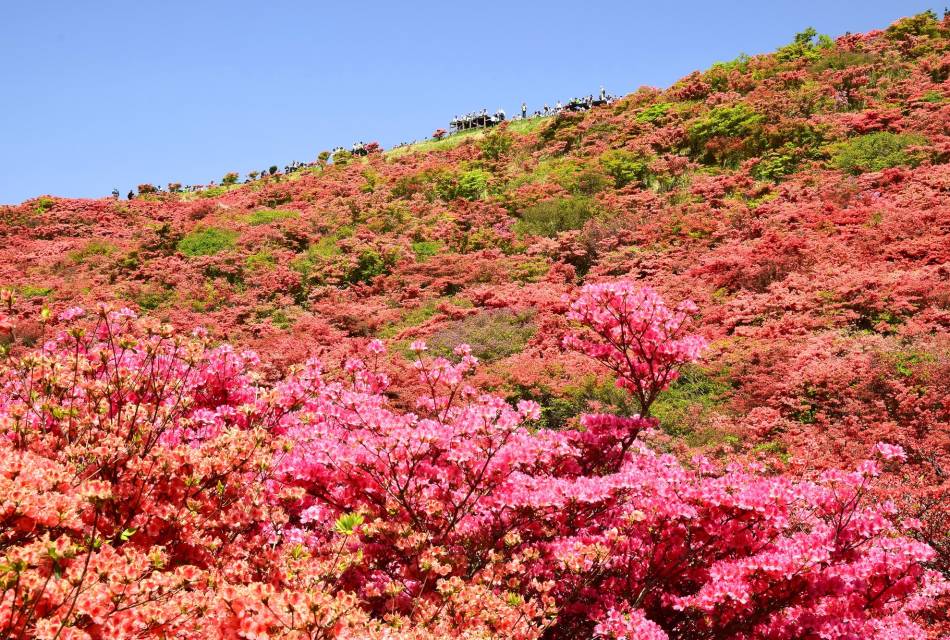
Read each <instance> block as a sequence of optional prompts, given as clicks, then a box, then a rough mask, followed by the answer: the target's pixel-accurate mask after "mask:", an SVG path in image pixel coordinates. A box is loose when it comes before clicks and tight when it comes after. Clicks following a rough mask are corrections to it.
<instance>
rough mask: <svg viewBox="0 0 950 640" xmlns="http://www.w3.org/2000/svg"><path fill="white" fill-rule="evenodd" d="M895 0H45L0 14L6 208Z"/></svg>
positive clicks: (911, 5) (638, 70)
mask: <svg viewBox="0 0 950 640" xmlns="http://www.w3.org/2000/svg"><path fill="white" fill-rule="evenodd" d="M928 8H934V9H940V10H942V5H941V6H940V7H937V6H935V5H934V4H933V2H926V1H916V0H901V1H899V2H897V1H890V2H885V1H882V0H861V1H850V0H822V1H820V2H819V1H813V0H794V1H786V0H768V1H758V2H753V1H738V0H735V1H728V0H726V1H721V0H717V1H715V2H710V1H709V0H703V1H695V2H694V1H691V0H690V1H684V0H680V1H668V2H655V1H652V2H641V1H639V0H636V1H635V0H626V1H623V0H615V1H609V2H598V1H596V0H574V1H572V2H561V1H559V0H548V1H547V2H529V1H527V0H525V1H520V2H519V1H514V2H503V3H501V2H495V3H492V2H487V3H486V2H468V3H464V2H456V3H446V2H406V1H403V2H400V1H391V2H355V1H351V2H337V3H329V2H320V1H317V0H313V1H310V2H306V1H303V0H300V1H298V2H286V1H283V0H257V2H244V1H242V0H232V1H230V2H212V1H201V0H198V1H194V0H193V1H191V2H186V1H177V0H165V1H161V2H159V1H158V0H125V1H122V2H119V1H115V2H107V1H101V0H89V1H84V2H76V1H75V0H36V1H31V2H15V3H14V2H10V3H6V6H5V7H4V8H3V12H2V19H0V59H2V64H0V203H12V202H19V201H21V200H24V199H26V198H31V197H35V196H38V195H41V194H47V193H49V194H54V195H62V196H74V197H78V196H89V197H99V196H104V195H106V194H108V193H109V192H110V191H111V190H112V188H113V187H117V188H119V189H121V190H122V192H123V193H125V192H126V191H128V190H129V189H130V188H132V187H134V186H135V185H137V184H139V183H141V182H151V183H154V184H162V185H164V184H166V183H168V182H172V181H174V182H182V183H186V184H187V183H206V182H208V181H210V180H212V179H220V177H221V176H222V175H224V174H225V173H226V172H228V171H238V172H240V173H241V174H242V176H243V174H244V173H246V172H247V171H251V170H254V169H261V168H264V167H267V166H269V165H271V164H279V165H281V166H282V165H284V164H286V163H288V162H290V161H292V160H301V161H306V160H311V159H313V158H314V157H315V156H316V154H317V153H319V152H320V151H321V150H322V149H329V148H331V147H334V146H337V145H344V146H349V145H350V144H351V143H353V142H354V141H356V140H365V141H367V142H368V141H370V140H377V141H379V142H380V143H382V144H383V146H386V147H388V146H391V145H393V144H395V143H398V142H400V141H403V140H412V139H417V138H423V137H425V136H427V135H428V134H430V133H431V132H432V131H433V130H434V129H436V128H438V127H439V126H446V123H447V121H448V120H449V119H450V118H451V117H452V116H453V115H454V114H456V113H460V112H464V111H469V110H475V109H480V108H482V107H484V108H487V109H489V110H494V109H496V108H499V107H501V108H504V109H505V110H506V111H507V112H508V113H509V114H511V113H513V112H514V111H515V110H516V108H518V107H519V105H520V104H521V101H522V100H525V101H527V103H528V105H529V108H531V109H534V108H537V107H539V106H540V105H541V104H542V103H544V102H548V103H550V104H553V103H554V102H555V101H556V100H558V99H562V100H564V99H567V98H570V97H571V96H574V95H586V94H587V93H591V92H596V91H597V90H598V88H599V86H600V85H601V84H603V85H604V86H605V87H606V88H607V90H608V91H610V92H611V93H614V94H618V95H619V94H624V93H628V92H630V91H632V90H634V89H636V88H637V87H638V86H641V85H653V86H660V87H662V86H667V85H669V84H670V83H672V82H673V81H675V80H676V79H677V78H679V77H681V76H683V75H685V74H687V73H689V72H690V71H692V70H694V69H702V68H705V67H707V66H709V65H710V64H711V63H713V62H716V61H719V60H729V59H732V58H734V57H735V56H736V55H738V54H739V53H743V52H744V53H749V54H754V53H760V52H765V51H771V50H773V49H775V48H776V47H777V46H779V45H782V44H784V43H786V42H788V41H790V40H791V39H792V36H793V35H794V34H795V32H797V31H801V30H802V29H804V28H805V27H808V26H814V27H815V28H816V29H818V30H819V31H820V32H823V33H828V34H830V35H840V34H842V33H844V32H846V31H853V32H857V31H866V30H869V29H874V28H883V27H885V26H887V25H888V24H889V23H890V22H892V21H893V20H894V19H896V18H898V17H900V16H904V15H910V14H913V13H917V12H919V11H923V10H925V9H928Z"/></svg>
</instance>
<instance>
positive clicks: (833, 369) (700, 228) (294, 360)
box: [0, 14, 950, 638]
mask: <svg viewBox="0 0 950 640" xmlns="http://www.w3.org/2000/svg"><path fill="white" fill-rule="evenodd" d="M948 162H950V20H948V19H947V18H946V17H944V18H943V19H942V20H941V19H939V18H937V17H935V16H932V15H929V14H922V15H920V16H916V17H911V18H906V19H904V20H902V21H899V22H897V23H895V24H894V25H891V26H890V27H888V28H886V29H884V30H882V31H875V32H871V33H865V34H853V35H847V36H843V37H841V38H838V39H837V40H834V41H832V40H830V39H828V38H826V37H818V36H817V34H814V33H811V32H806V33H803V34H799V36H796V37H795V39H794V40H793V41H792V42H791V43H790V44H789V45H787V46H785V47H783V48H781V49H779V50H778V51H777V52H775V53H773V54H768V55H756V56H751V57H748V56H740V57H738V58H736V59H735V60H732V61H730V62H724V63H719V64H716V65H714V66H713V67H711V68H710V69H708V70H706V71H703V72H696V73H693V74H691V75H689V76H687V77H685V78H683V79H682V80H680V81H679V82H677V83H675V84H674V85H673V86H671V87H669V88H667V89H662V90H661V89H654V88H646V87H645V88H641V89H640V90H638V91H636V92H635V93H632V94H630V95H628V96H626V97H624V98H623V99H621V100H619V101H617V102H615V103H613V104H611V105H608V106H604V107H597V108H595V109H592V110H591V111H589V112H586V113H576V114H561V115H559V116H557V117H551V118H535V119H530V120H526V121H516V122H512V123H510V124H507V125H502V126H500V127H497V128H494V129H492V130H488V131H479V132H474V133H465V134H457V135H454V136H449V137H447V138H446V139H444V140H440V141H432V142H426V143H421V144H417V145H413V146H410V147H402V148H399V149H396V150H391V151H380V152H378V153H372V154H370V155H369V156H367V157H365V158H360V157H353V156H351V155H350V154H348V153H345V152H343V153H337V154H336V155H335V156H334V157H333V158H332V161H326V160H321V161H320V162H319V163H316V165H315V166H313V167H308V168H304V169H302V170H300V171H297V172H294V173H290V174H283V173H279V172H278V173H277V174H275V175H272V176H268V177H266V178H259V179H256V180H251V181H249V182H247V183H245V184H234V185H231V186H220V187H214V188H209V189H206V190H204V191H201V192H198V193H187V194H185V193H167V192H163V193H159V194H143V195H140V196H138V197H136V198H134V199H132V200H129V201H125V200H118V201H117V200H113V199H99V200H80V199H63V198H57V197H55V196H44V197H41V198H37V199H34V200H30V201H27V202H24V203H22V204H20V205H17V206H11V207H5V208H3V209H0V236H2V238H3V243H2V246H0V287H3V288H4V298H3V304H4V309H3V314H4V317H3V325H2V328H0V331H2V336H3V340H4V353H5V354H6V356H7V358H10V359H12V358H17V357H19V356H20V355H21V354H23V353H26V352H27V351H28V350H29V349H30V348H33V347H34V346H37V345H38V344H41V343H42V341H44V340H47V339H49V338H50V337H51V335H52V332H53V328H51V327H50V326H47V325H48V324H49V323H47V321H46V320H44V316H43V309H47V308H48V309H50V310H51V313H49V314H48V315H47V316H46V317H47V318H49V317H56V316H57V315H58V314H59V313H60V312H62V311H64V310H66V309H69V308H72V307H84V308H87V309H94V308H95V307H96V305H97V304H98V303H100V302H109V303H116V304H118V305H127V306H129V307H131V308H132V309H133V310H135V311H137V312H138V313H140V314H142V315H143V316H148V317H153V318H157V319H159V320H161V321H163V322H169V323H171V324H172V325H174V326H175V327H177V328H180V329H182V330H183V331H190V330H191V329H192V328H194V327H203V328H204V329H205V330H206V331H207V332H208V336H209V339H210V341H211V343H212V344H218V343H222V342H227V343H231V344H233V345H236V346H238V347H241V348H248V349H252V350H253V351H255V352H256V353H257V354H258V356H259V357H260V359H261V360H262V364H261V365H260V367H259V370H260V372H261V375H260V379H262V380H267V381H271V382H272V381H276V380H280V379H282V378H283V377H284V376H286V375H287V371H288V370H289V369H290V368H291V365H301V364H302V363H304V362H306V361H307V359H308V358H310V357H312V356H318V357H319V358H320V359H321V361H322V362H323V366H324V368H325V369H326V371H327V372H328V374H331V375H333V374H339V373H340V372H341V371H343V370H344V369H345V368H346V366H347V365H346V362H347V359H348V358H351V357H353V356H355V355H356V354H358V353H361V352H363V350H364V349H365V348H366V347H367V344H377V343H370V341H371V340H373V339H379V340H381V341H382V342H383V344H384V345H385V347H386V348H387V350H388V353H389V354H390V355H389V356H388V357H387V358H386V359H385V362H383V363H382V364H381V366H382V367H383V369H384V370H385V372H386V373H387V375H388V376H389V377H390V378H391V379H392V380H393V389H392V390H390V391H388V392H387V394H388V397H389V399H390V401H391V403H392V405H393V406H394V407H400V408H411V407H413V406H414V405H413V404H412V399H413V397H414V396H415V395H416V394H417V393H418V390H419V388H420V386H419V385H418V384H417V383H415V382H414V375H415V373H414V372H413V371H412V370H411V368H410V367H408V366H407V365H408V363H409V361H411V360H412V358H413V354H412V351H411V350H410V344H411V343H413V342H414V341H418V340H424V341H425V342H426V344H427V345H428V353H430V354H432V355H446V356H451V355H452V350H453V349H454V348H455V346H456V345H458V344H460V343H465V344H469V345H470V346H471V349H472V354H473V355H474V356H476V357H477V358H478V359H479V361H480V362H481V366H480V367H479V370H478V372H477V373H476V374H475V375H474V377H473V378H472V381H473V384H475V386H477V387H478V388H480V389H482V390H485V391H491V392H494V393H497V394H499V395H501V396H502V397H504V398H505V399H507V400H508V401H509V402H511V403H513V404H514V403H517V402H519V401H523V400H532V401H536V402H538V404H539V405H540V410H541V413H540V417H538V418H537V420H535V421H534V422H533V423H532V424H533V426H532V429H542V430H543V429H545V428H546V429H550V430H552V431H553V432H557V433H560V432H568V431H570V430H571V429H574V428H576V427H577V423H578V418H579V416H581V415H582V414H584V413H586V412H588V411H602V412H605V413H621V414H629V413H631V412H633V410H634V409H636V408H637V402H636V400H635V398H632V397H631V394H629V393H628V392H626V391H623V390H622V389H619V388H617V386H615V385H614V384H613V382H614V381H613V380H612V379H611V374H609V373H607V369H604V368H603V367H601V366H599V365H598V363H597V362H595V361H594V360H592V359H591V358H588V357H586V356H584V355H581V354H578V353H577V351H575V350H572V349H569V348H565V345H564V343H563V338H564V336H565V335H568V334H570V333H571V331H573V330H574V329H575V328H576V327H577V322H578V321H577V319H576V318H575V319H574V320H569V319H568V316H567V315H566V313H567V311H568V308H569V306H570V304H571V301H572V300H575V299H577V297H578V295H579V291H580V289H581V287H583V286H584V285H589V284H594V283H603V282H612V281H616V280H629V281H634V282H637V283H641V284H645V285H649V286H650V287H652V288H654V289H655V290H656V291H657V292H659V294H660V295H662V297H663V298H665V299H666V300H667V301H669V302H670V303H671V304H673V303H677V302H679V301H682V300H687V299H689V300H692V301H693V302H694V303H695V305H696V308H697V312H696V315H695V319H694V321H693V324H692V329H691V331H692V332H694V333H696V334H699V335H701V336H703V337H704V338H705V339H706V340H708V341H709V347H708V349H706V351H705V352H704V353H703V355H702V357H701V359H698V360H697V361H696V362H693V363H691V364H684V366H683V369H682V373H681V375H680V376H679V378H678V379H676V380H675V381H674V382H673V383H672V385H671V386H670V389H669V390H667V391H665V392H664V393H663V394H662V395H660V396H659V397H658V398H657V400H656V401H655V403H654V404H653V406H652V408H651V413H652V415H653V416H654V417H655V418H657V419H658V420H659V427H658V433H656V434H655V435H654V436H652V440H651V445H652V446H653V447H655V448H656V449H657V450H661V451H665V452H670V453H673V454H675V455H676V456H677V457H678V458H679V459H680V460H683V461H688V460H690V458H691V456H693V455H695V454H699V453H701V454H703V455H705V456H708V457H709V458H710V459H711V460H713V461H714V463H716V464H719V463H727V462H731V461H742V462H749V461H757V462H759V463H761V464H762V465H763V469H765V470H766V471H767V474H768V475H771V476H775V475H779V474H784V475H785V476H788V477H795V478H802V477H807V478H811V477H814V476H815V474H816V473H817V472H819V471H822V470H825V469H831V468H853V467H854V466H855V465H856V464H858V463H859V462H860V461H861V460H863V459H864V458H866V457H867V456H868V455H869V451H870V450H871V448H872V447H873V446H874V445H875V443H877V442H886V443H890V444H894V445H900V446H901V447H902V448H903V450H904V451H905V452H906V456H907V463H906V464H905V465H904V466H902V467H900V469H899V470H893V469H892V472H890V473H885V475H884V476H883V477H882V481H881V482H880V483H879V486H878V487H877V489H876V491H877V493H876V494H875V495H877V496H878V497H882V496H883V497H887V498H890V499H893V500H895V501H896V503H897V506H898V508H899V509H900V514H901V517H902V518H919V519H920V520H921V524H920V526H919V527H918V528H917V529H916V530H915V531H913V532H912V533H911V534H910V535H911V536H912V537H913V538H914V539H916V540H919V541H923V542H926V543H928V544H930V545H931V546H932V547H933V548H934V549H935V550H936V552H937V556H936V557H935V558H933V559H931V560H928V564H927V566H929V567H936V568H937V569H939V570H940V571H942V572H943V574H944V575H945V576H950V538H948V523H950V511H948V504H950V492H948V490H950V386H948V384H947V379H948V377H950V163H948ZM453 357H454V356H453ZM683 362H684V363H685V362H687V360H686V359H684V360H683ZM552 437H553V436H552ZM235 446H237V445H235ZM572 446H573V445H572ZM380 535H382V534H380ZM433 562H435V560H433ZM525 562H527V560H525ZM480 566H481V565H480ZM537 579H538V580H542V577H540V576H539V577H538V578H537ZM471 597H473V598H477V597H478V596H475V595H472V596H471ZM552 597H553V596H552ZM0 602H2V600H0ZM558 602H560V601H558ZM394 606H395V605H394ZM604 606H606V605H604ZM536 613H537V612H536ZM406 615H409V614H406ZM458 615H459V616H460V617H463V618H464V615H463V614H462V613H459V614H458ZM499 615H500V614H499ZM525 615H527V614H525ZM651 619H653V620H654V621H655V622H657V624H659V625H660V626H662V627H663V628H664V630H665V632H666V633H667V634H669V635H668V637H671V638H672V637H676V638H692V637H697V638H698V637H723V638H725V637H735V638H739V637H750V638H751V637H763V638H764V637H775V638H779V637H806V636H797V635H794V632H791V631H789V632H788V633H791V634H792V635H781V634H780V633H779V632H778V631H776V632H775V634H774V635H769V634H767V633H764V632H763V633H762V634H761V635H748V636H744V635H741V633H744V631H737V630H735V629H733V628H730V629H729V630H727V631H722V633H721V635H703V633H705V632H701V631H698V630H697V629H698V627H690V629H692V631H689V630H686V631H684V630H683V629H685V627H676V626H675V625H674V624H673V622H671V621H670V620H672V619H673V618H672V617H671V618H670V619H669V620H666V621H662V620H658V619H655V618H651ZM922 619H923V620H925V626H927V627H929V628H930V630H931V633H932V634H934V635H933V637H936V635H935V634H936V633H937V630H938V629H939V628H940V623H941V621H940V620H939V619H937V618H934V617H933V616H930V617H928V615H923V618H922ZM572 624H576V626H575V627H572V629H573V630H572V631H570V632H567V631H564V630H563V628H561V631H560V632H558V633H562V635H560V636H552V635H550V633H552V632H549V636H548V637H583V634H585V633H589V632H590V629H591V627H590V626H585V624H584V623H581V622H577V621H575V622H574V623H572ZM677 624H679V623H677ZM671 625H672V626H671ZM657 628H659V627H657ZM675 628H679V629H680V631H679V632H674V631H671V629H675ZM433 633H436V631H434V632H433ZM571 633H574V634H576V635H571ZM604 633H606V632H604ZM677 633H678V634H679V635H677ZM691 633H692V634H694V635H690V634H691ZM710 633H711V632H710ZM783 633H785V632H783ZM730 634H731V635H730ZM60 637H65V636H60ZM77 637H79V636H77ZM93 637H97V636H95V635H94V634H93ZM247 637H252V636H247ZM260 637H265V636H260ZM275 637H276V636H275ZM288 637H289V636H288ZM301 637H302V636H301ZM380 637H382V636H380ZM420 637H421V636H420ZM472 637H475V636H474V635H473V636H472ZM511 637H516V636H515V635H512V636H511ZM518 637H530V633H527V632H525V633H524V634H523V636H518ZM605 637H606V636H605ZM610 637H625V636H620V635H615V636H610ZM627 637H631V638H633V637H638V638H639V637H651V638H653V637H657V638H659V637H661V636H658V635H657V636H652V635H651V636H647V635H642V636H640V635H630V636H627ZM662 637H667V636H662ZM807 637H813V636H807ZM814 637H817V636H814ZM828 637H831V636H828ZM834 637H839V636H834ZM840 637H845V636H840ZM854 637H856V636H854ZM868 637H869V636H868ZM879 637H881V638H883V637H900V636H899V635H893V636H884V635H881V636H879ZM904 637H916V636H910V635H908V636H904Z"/></svg>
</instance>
